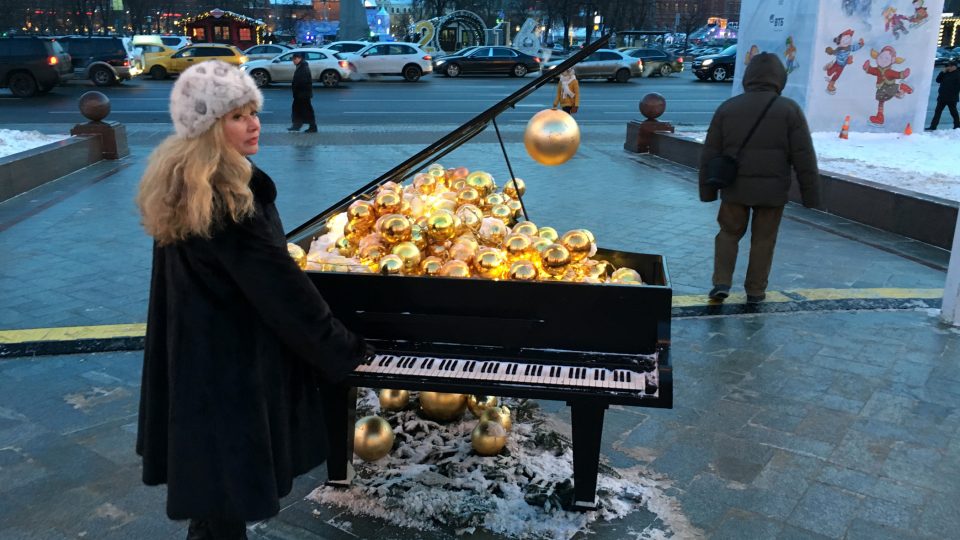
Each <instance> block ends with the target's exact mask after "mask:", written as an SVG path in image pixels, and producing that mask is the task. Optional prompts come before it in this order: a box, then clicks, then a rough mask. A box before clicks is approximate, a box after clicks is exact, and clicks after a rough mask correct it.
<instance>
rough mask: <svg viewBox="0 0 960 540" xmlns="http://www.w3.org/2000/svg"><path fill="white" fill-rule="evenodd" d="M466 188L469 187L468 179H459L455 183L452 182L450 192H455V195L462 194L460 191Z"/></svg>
mask: <svg viewBox="0 0 960 540" xmlns="http://www.w3.org/2000/svg"><path fill="white" fill-rule="evenodd" d="M465 187H467V180H466V177H464V178H458V179H456V180H454V181H453V182H450V191H453V192H454V193H460V191H461V190H463V188H465Z"/></svg>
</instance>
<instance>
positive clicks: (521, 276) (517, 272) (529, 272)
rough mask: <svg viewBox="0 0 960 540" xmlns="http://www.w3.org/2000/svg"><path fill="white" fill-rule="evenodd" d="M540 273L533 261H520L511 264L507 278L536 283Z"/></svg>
mask: <svg viewBox="0 0 960 540" xmlns="http://www.w3.org/2000/svg"><path fill="white" fill-rule="evenodd" d="M538 274H539V271H538V270H537V265H536V264H534V263H533V262H532V261H525V260H518V261H514V262H513V263H511V264H510V269H509V270H507V277H508V278H510V279H512V280H514V281H536V280H537V277H538Z"/></svg>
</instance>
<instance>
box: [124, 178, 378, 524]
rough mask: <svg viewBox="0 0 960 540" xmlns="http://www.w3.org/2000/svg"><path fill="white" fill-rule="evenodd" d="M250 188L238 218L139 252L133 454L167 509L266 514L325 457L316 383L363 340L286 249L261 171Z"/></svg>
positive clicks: (181, 513)
mask: <svg viewBox="0 0 960 540" xmlns="http://www.w3.org/2000/svg"><path fill="white" fill-rule="evenodd" d="M250 186H251V189H252V191H253V193H254V197H255V208H256V210H255V213H254V214H253V215H252V216H251V217H249V218H246V219H244V220H243V221H242V222H240V223H235V222H229V223H220V224H219V225H217V226H216V228H215V230H214V232H213V233H212V235H211V237H210V238H201V237H196V236H194V237H190V238H188V239H187V240H183V241H179V242H175V243H173V244H170V245H166V246H154V250H153V275H152V279H151V284H150V304H149V313H148V318H147V335H146V347H145V351H144V365H143V383H142V387H141V395H140V418H139V428H138V432H137V453H138V454H140V455H141V456H143V481H144V482H145V483H146V484H148V485H157V484H163V483H166V484H167V486H168V497H167V515H168V516H169V517H170V518H171V519H186V518H208V517H213V516H217V517H222V518H232V519H237V520H239V519H242V520H244V521H253V520H259V519H265V518H269V517H271V516H274V515H276V514H277V512H278V511H279V506H278V499H279V498H280V497H283V496H284V495H286V494H287V493H289V492H290V488H291V483H292V480H293V478H294V477H295V476H297V475H299V474H302V473H304V472H306V471H309V470H310V469H312V468H314V467H316V466H317V465H319V464H321V463H323V461H324V460H325V458H326V455H327V435H326V429H325V423H324V418H323V412H324V407H323V405H322V398H323V397H324V385H325V384H327V383H330V382H334V381H340V380H342V379H343V378H344V377H345V376H346V375H347V374H348V373H349V372H350V371H352V369H353V368H354V367H355V366H357V365H358V364H359V362H360V361H361V358H362V356H363V353H364V349H365V345H364V342H363V340H362V339H361V338H360V337H358V336H356V335H355V334H353V333H351V332H350V331H349V330H347V329H346V328H345V327H344V326H343V325H342V324H341V323H340V322H339V321H338V320H337V319H335V318H334V317H333V315H332V314H331V312H330V309H329V307H328V306H327V304H326V302H325V301H324V300H323V298H322V297H321V296H320V293H319V292H318V291H317V289H316V288H315V287H314V285H313V284H312V283H311V281H310V279H309V278H308V277H307V276H306V274H304V272H302V271H301V270H300V269H299V267H298V266H297V265H296V264H295V263H294V261H293V260H292V259H291V258H290V256H289V255H288V254H287V248H286V239H285V237H284V234H283V226H282V224H281V222H280V217H279V215H278V213H277V209H276V206H274V199H275V198H276V193H277V192H276V187H275V186H274V184H273V181H272V180H271V179H270V178H269V177H268V176H267V175H266V174H265V173H263V172H262V171H260V170H258V169H254V174H253V178H252V179H251V182H250Z"/></svg>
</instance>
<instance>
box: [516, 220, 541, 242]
mask: <svg viewBox="0 0 960 540" xmlns="http://www.w3.org/2000/svg"><path fill="white" fill-rule="evenodd" d="M510 232H512V233H514V234H525V235H527V236H529V237H530V238H531V239H536V237H537V236H539V234H538V233H539V232H540V229H538V228H537V224H536V223H534V222H532V221H522V222H520V223H517V224H516V225H514V226H513V229H512V230H511V231H510Z"/></svg>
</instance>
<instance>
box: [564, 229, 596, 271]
mask: <svg viewBox="0 0 960 540" xmlns="http://www.w3.org/2000/svg"><path fill="white" fill-rule="evenodd" d="M560 243H561V244H562V245H563V247H565V248H567V251H569V252H570V260H571V261H572V262H575V263H576V262H580V261H582V260H583V259H585V258H587V257H588V256H589V255H590V247H591V242H590V237H588V236H587V234H586V232H585V231H584V230H583V229H574V230H572V231H567V232H566V233H564V234H563V236H561V237H560Z"/></svg>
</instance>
